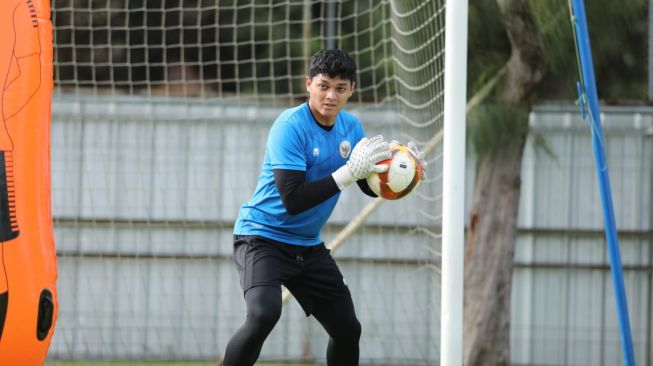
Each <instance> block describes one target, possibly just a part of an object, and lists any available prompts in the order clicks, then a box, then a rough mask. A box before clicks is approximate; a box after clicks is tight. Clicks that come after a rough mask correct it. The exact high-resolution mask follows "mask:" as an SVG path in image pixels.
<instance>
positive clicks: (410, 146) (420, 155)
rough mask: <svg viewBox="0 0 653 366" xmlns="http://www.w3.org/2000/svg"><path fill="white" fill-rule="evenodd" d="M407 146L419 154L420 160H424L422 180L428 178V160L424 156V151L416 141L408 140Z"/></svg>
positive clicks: (416, 154)
mask: <svg viewBox="0 0 653 366" xmlns="http://www.w3.org/2000/svg"><path fill="white" fill-rule="evenodd" d="M406 147H408V149H409V150H410V151H412V152H413V154H415V156H417V158H418V159H419V161H420V162H422V180H424V179H426V160H424V158H423V157H422V152H421V151H419V148H418V147H417V144H416V143H415V142H414V141H408V143H407V144H406Z"/></svg>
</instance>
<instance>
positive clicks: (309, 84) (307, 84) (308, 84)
mask: <svg viewBox="0 0 653 366" xmlns="http://www.w3.org/2000/svg"><path fill="white" fill-rule="evenodd" d="M305 78H306V91H310V90H309V89H310V87H311V82H312V81H313V80H312V79H311V78H310V77H309V76H308V75H306V76H305Z"/></svg>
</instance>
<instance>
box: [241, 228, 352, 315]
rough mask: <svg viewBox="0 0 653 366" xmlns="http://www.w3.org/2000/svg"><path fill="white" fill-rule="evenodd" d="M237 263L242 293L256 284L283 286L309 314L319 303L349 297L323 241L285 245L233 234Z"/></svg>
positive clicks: (347, 289)
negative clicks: (319, 242) (305, 244)
mask: <svg viewBox="0 0 653 366" xmlns="http://www.w3.org/2000/svg"><path fill="white" fill-rule="evenodd" d="M233 259H234V263H235V264H236V268H237V269H238V273H239V274H240V287H242V289H243V293H245V292H247V290H249V289H250V288H252V287H256V286H274V287H278V288H280V287H281V285H284V286H286V288H287V289H288V290H289V291H290V292H291V293H292V294H293V296H294V297H295V298H296V299H297V301H298V302H299V304H300V305H301V307H302V309H304V312H305V313H306V316H308V315H310V314H311V313H312V312H313V309H315V307H316V306H317V305H319V304H326V303H329V302H331V301H333V300H335V299H337V298H340V297H342V296H350V297H351V294H350V292H349V288H348V287H347V285H346V283H345V280H344V278H343V276H342V273H340V269H338V265H337V264H336V262H335V260H333V258H332V257H331V251H330V250H329V249H327V248H326V247H325V246H324V243H322V244H319V245H315V246H301V245H291V244H284V243H281V242H278V241H274V240H271V239H267V238H263V237H260V236H243V235H234V258H233Z"/></svg>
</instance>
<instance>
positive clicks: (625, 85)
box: [468, 0, 648, 103]
mask: <svg viewBox="0 0 653 366" xmlns="http://www.w3.org/2000/svg"><path fill="white" fill-rule="evenodd" d="M527 4H528V10H529V12H530V13H531V15H532V17H533V20H534V22H535V25H536V26H537V31H538V37H539V40H540V42H541V46H542V49H543V53H544V57H545V59H544V61H545V62H546V65H547V70H548V71H547V74H546V75H545V77H544V79H543V81H542V82H541V83H540V85H539V86H538V89H537V92H536V98H537V100H536V102H537V101H544V100H562V99H564V100H568V101H569V100H574V99H576V98H577V96H576V80H578V66H577V64H576V53H575V48H574V41H573V33H572V24H571V16H570V12H569V5H568V2H567V0H537V1H528V2H527ZM585 6H586V10H587V20H588V24H589V31H590V42H591V44H592V53H593V58H594V69H595V73H596V79H597V84H598V85H597V86H598V90H599V97H601V98H602V99H604V100H607V101H608V102H611V103H620V102H622V101H631V102H632V101H637V100H639V101H644V100H646V98H647V78H646V75H647V67H646V62H644V61H643V60H646V59H647V58H648V56H647V47H646V46H645V45H646V44H647V41H648V1H647V0H628V1H612V0H592V1H585ZM500 19H501V14H500V12H499V9H498V7H497V5H496V2H495V1H473V2H470V9H469V68H468V72H469V73H468V80H469V88H468V89H469V91H470V94H471V93H474V91H475V90H477V89H478V88H480V87H481V86H482V84H483V83H484V81H485V80H487V79H488V78H489V77H491V75H492V74H493V73H494V72H495V71H496V70H498V69H499V68H500V67H501V66H502V65H503V64H504V63H505V62H506V61H507V60H508V58H509V57H510V44H509V42H508V38H507V35H506V33H505V31H504V26H503V24H502V23H501V20H500Z"/></svg>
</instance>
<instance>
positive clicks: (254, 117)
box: [50, 0, 467, 365]
mask: <svg viewBox="0 0 653 366" xmlns="http://www.w3.org/2000/svg"><path fill="white" fill-rule="evenodd" d="M466 12H467V1H466V0H465V1H455V0H406V1H398V0H381V1H377V0H363V1H360V0H358V1H354V0H334V1H316V0H282V1H274V2H270V1H259V0H246V1H235V0H220V1H205V0H191V1H166V2H163V3H161V2H151V1H126V0H112V1H106V2H100V1H91V0H53V1H52V19H53V24H54V51H55V57H54V73H55V90H54V91H55V93H54V97H53V101H54V104H53V112H52V116H53V132H52V136H53V139H52V165H53V169H52V174H53V214H54V221H55V237H56V243H57V250H58V255H59V267H60V280H59V298H60V303H61V304H62V305H61V308H60V309H61V310H60V312H59V322H58V324H59V325H58V328H57V331H56V332H55V336H54V338H53V343H52V347H51V351H50V358H51V360H57V359H66V360H106V361H113V360H123V361H124V360H128V361H132V360H133V361H147V360H171V361H174V360H198V361H214V360H215V359H216V358H218V357H219V356H220V354H221V353H222V352H223V351H224V347H225V345H226V343H227V341H228V340H229V338H230V336H231V335H232V334H233V333H234V332H235V330H236V329H237V328H238V327H239V326H240V325H241V324H242V322H243V320H244V318H245V308H244V302H243V300H242V291H241V289H240V287H239V280H238V274H237V272H236V270H235V268H234V265H233V263H232V258H231V256H232V249H233V248H232V234H231V233H232V229H233V222H234V220H235V218H236V216H237V212H238V209H239V206H240V205H241V204H243V203H244V202H245V201H246V200H247V199H248V198H249V196H250V195H251V194H252V192H253V190H254V187H255V185H256V182H257V175H258V173H259V171H260V164H261V162H262V158H263V153H264V148H265V141H266V138H267V133H268V131H269V128H270V126H271V124H272V122H273V121H274V120H275V118H276V117H277V116H278V115H279V113H281V112H282V111H283V110H284V109H286V108H289V107H293V106H295V105H297V104H299V103H302V102H305V101H306V97H307V95H306V88H305V85H304V76H305V72H306V65H307V58H308V57H309V56H310V55H311V54H313V53H315V52H316V51H317V50H319V49H321V48H323V47H329V46H333V47H338V48H342V49H344V50H346V51H347V52H349V53H350V54H351V55H352V57H353V58H354V59H355V61H356V63H357V65H358V75H357V78H358V79H357V89H356V92H355V93H354V95H353V96H352V97H351V99H350V101H349V103H348V105H347V106H346V108H345V109H346V110H348V111H349V112H351V113H353V114H355V115H356V116H358V117H359V119H360V120H361V122H362V124H363V126H364V127H365V129H366V134H367V135H368V136H372V135H375V134H379V133H380V134H383V135H384V136H385V137H386V138H387V139H397V140H399V141H400V142H402V143H407V142H408V141H410V140H413V141H415V142H416V143H417V144H418V145H419V146H420V148H421V150H422V152H423V154H424V158H425V160H426V162H427V166H426V180H425V181H424V182H423V183H422V184H420V186H419V187H418V188H417V189H416V191H415V192H413V193H411V194H410V195H409V196H408V197H406V198H403V199H401V200H398V201H392V202H390V201H381V200H373V199H371V198H369V197H367V196H365V195H363V194H361V192H359V191H358V189H357V187H352V188H349V189H348V190H345V191H344V192H343V193H342V194H341V197H340V201H339V203H338V206H337V207H336V209H335V211H334V213H333V215H332V216H331V218H330V220H329V222H328V223H327V225H326V227H325V228H324V230H323V233H322V239H323V240H324V241H325V244H326V245H327V246H333V247H334V250H335V249H337V251H334V258H335V259H336V261H337V262H338V264H339V266H340V268H341V270H342V272H343V274H344V275H345V277H346V279H347V284H348V286H349V287H350V288H351V290H352V296H353V298H354V303H355V305H356V311H357V316H358V317H359V319H360V321H361V323H362V326H363V336H362V338H361V363H362V364H370V365H375V364H376V365H406V364H411V365H432V364H436V363H440V364H443V365H444V364H447V365H456V364H462V361H460V360H462V354H461V353H462V343H461V342H462V334H461V332H462V249H463V230H464V220H463V217H462V210H463V209H464V192H463V187H464V176H463V175H461V174H463V172H464V165H465V155H464V154H465V148H464V144H465V134H464V125H465V69H466V67H465V65H466V61H465V57H466V28H467V27H466V25H467V14H466ZM325 337H326V335H325V333H324V331H323V330H322V328H321V327H320V326H319V324H317V323H316V322H315V320H313V319H312V318H308V319H307V318H305V317H304V315H303V313H302V311H301V308H299V306H298V305H297V303H296V302H295V301H294V300H290V301H288V302H287V305H286V308H285V310H284V311H283V315H282V318H281V319H280V321H279V323H278V324H277V326H276V327H275V329H274V331H273V332H272V333H271V335H270V337H269V338H268V339H267V341H266V343H265V345H264V347H263V350H262V353H261V358H260V360H261V361H288V362H306V363H310V362H318V363H319V362H323V361H324V347H325V345H326V341H327V339H326V338H325Z"/></svg>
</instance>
